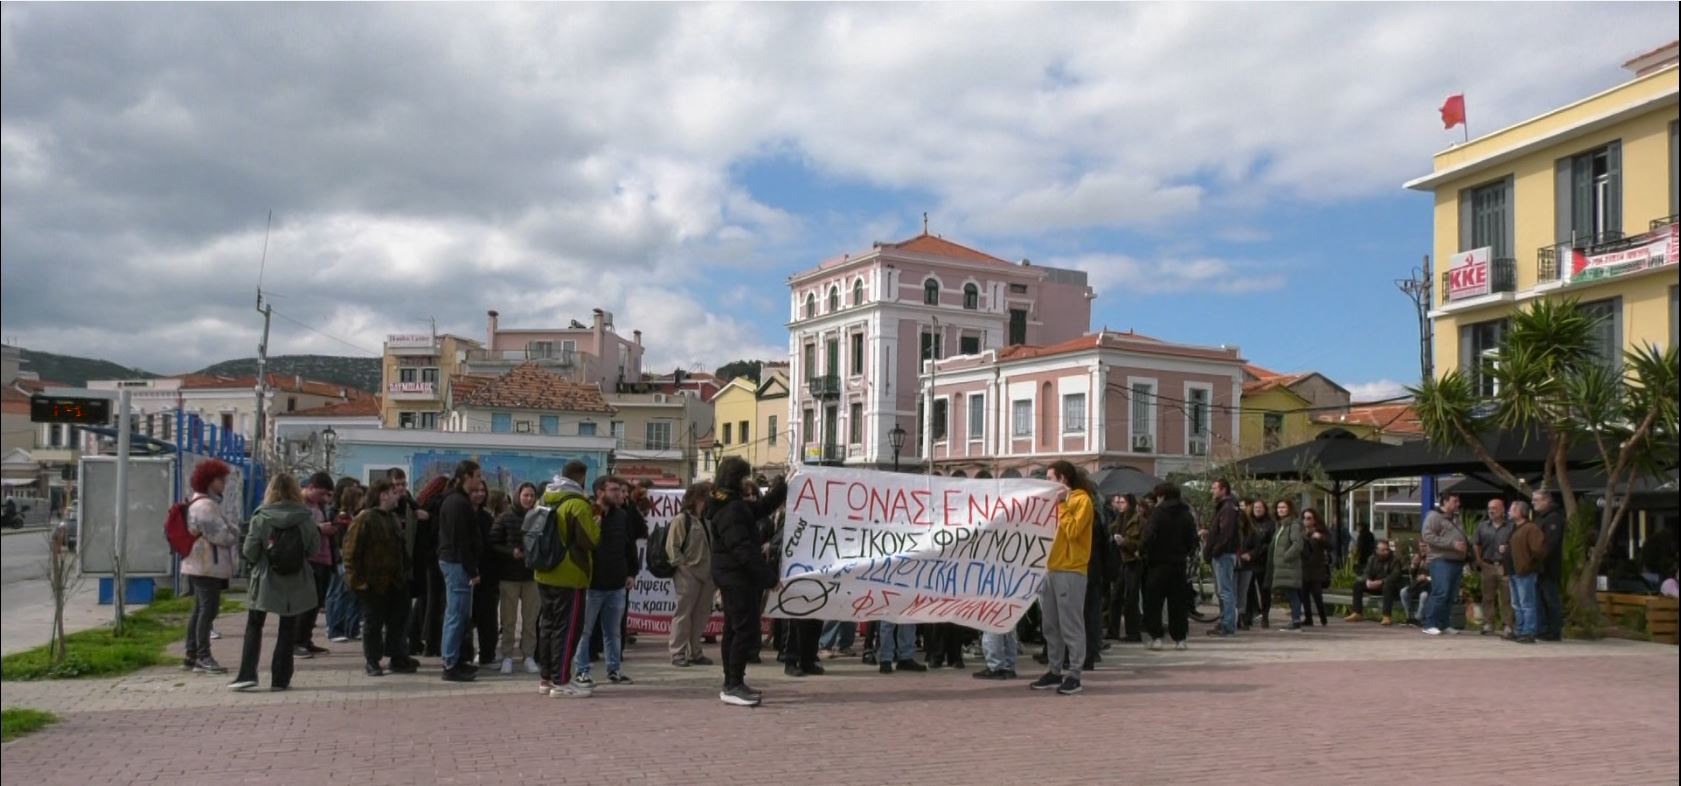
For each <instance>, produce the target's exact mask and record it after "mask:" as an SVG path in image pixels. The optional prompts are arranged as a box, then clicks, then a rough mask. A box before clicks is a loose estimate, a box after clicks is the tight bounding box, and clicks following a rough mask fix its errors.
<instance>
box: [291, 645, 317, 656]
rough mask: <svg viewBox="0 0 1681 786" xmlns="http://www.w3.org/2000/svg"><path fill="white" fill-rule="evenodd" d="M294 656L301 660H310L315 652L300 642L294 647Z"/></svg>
mask: <svg viewBox="0 0 1681 786" xmlns="http://www.w3.org/2000/svg"><path fill="white" fill-rule="evenodd" d="M292 657H294V658H297V659H299V660H309V659H311V658H313V657H315V653H313V652H310V651H309V648H308V647H305V646H303V645H302V644H299V645H298V646H296V647H293V648H292Z"/></svg>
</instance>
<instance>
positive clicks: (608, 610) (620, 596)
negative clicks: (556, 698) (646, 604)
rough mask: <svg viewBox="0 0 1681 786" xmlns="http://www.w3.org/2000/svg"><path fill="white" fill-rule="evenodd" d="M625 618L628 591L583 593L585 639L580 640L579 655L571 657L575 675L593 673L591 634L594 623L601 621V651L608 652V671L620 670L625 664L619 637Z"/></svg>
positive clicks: (612, 590)
mask: <svg viewBox="0 0 1681 786" xmlns="http://www.w3.org/2000/svg"><path fill="white" fill-rule="evenodd" d="M624 618H625V591H624V590H622V589H604V590H598V589H592V590H589V591H588V592H586V593H584V627H583V631H584V637H583V638H580V639H579V640H578V654H577V655H574V656H573V657H572V673H573V674H574V675H578V674H588V673H590V644H591V642H590V640H589V638H588V637H589V635H590V632H591V631H593V630H595V621H596V620H597V619H600V620H601V636H602V638H603V646H602V649H604V650H606V651H607V672H608V673H609V674H611V673H613V672H615V671H618V670H619V666H620V665H622V663H621V661H622V658H623V653H624V647H623V642H622V641H621V640H620V638H619V633H620V630H621V629H620V627H619V624H620V621H621V620H623V619H624Z"/></svg>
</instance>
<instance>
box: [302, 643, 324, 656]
mask: <svg viewBox="0 0 1681 786" xmlns="http://www.w3.org/2000/svg"><path fill="white" fill-rule="evenodd" d="M302 649H306V650H309V654H311V655H326V654H327V653H329V652H331V650H329V649H327V648H326V647H317V646H315V642H310V643H308V644H305V645H303V647H302Z"/></svg>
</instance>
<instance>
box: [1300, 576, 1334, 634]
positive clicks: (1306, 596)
mask: <svg viewBox="0 0 1681 786" xmlns="http://www.w3.org/2000/svg"><path fill="white" fill-rule="evenodd" d="M1315 607H1317V608H1318V609H1319V624H1320V625H1321V626H1324V625H1329V624H1331V623H1330V622H1328V621H1327V620H1326V619H1325V587H1324V586H1322V585H1320V584H1319V583H1318V582H1315V583H1314V585H1313V586H1311V587H1303V588H1302V624H1304V625H1307V626H1309V627H1312V626H1313V610H1314V608H1315Z"/></svg>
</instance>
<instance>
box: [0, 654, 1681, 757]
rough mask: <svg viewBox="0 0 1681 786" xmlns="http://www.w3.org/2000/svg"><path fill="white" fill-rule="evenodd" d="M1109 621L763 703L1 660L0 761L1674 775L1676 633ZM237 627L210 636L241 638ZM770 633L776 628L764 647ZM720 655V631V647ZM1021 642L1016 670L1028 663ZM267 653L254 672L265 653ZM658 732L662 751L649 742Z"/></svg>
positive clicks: (677, 673) (697, 691)
mask: <svg viewBox="0 0 1681 786" xmlns="http://www.w3.org/2000/svg"><path fill="white" fill-rule="evenodd" d="M1122 647H1123V645H1116V649H1114V650H1112V651H1111V652H1110V653H1109V654H1107V655H1106V656H1105V660H1106V662H1105V663H1104V664H1103V665H1102V667H1101V668H1100V669H1099V670H1098V671H1096V672H1093V673H1090V674H1088V676H1087V679H1086V687H1087V692H1086V694H1085V695H1082V696H1077V697H1060V696H1056V695H1046V694H1042V693H1033V692H1030V691H1028V690H1027V682H1028V680H1027V679H1022V680H1017V681H1015V682H1013V683H982V682H977V681H976V680H973V679H971V678H969V676H968V673H969V672H954V671H950V670H946V671H936V672H931V673H928V674H895V675H891V676H885V675H880V674H878V673H876V672H875V670H874V668H873V667H865V666H863V665H861V664H860V663H859V662H858V661H857V660H856V659H853V660H850V661H831V662H830V663H829V665H830V666H831V673H830V675H828V676H824V677H816V678H808V679H804V680H795V679H791V678H787V677H784V676H783V675H782V674H781V670H780V669H779V668H775V667H774V664H768V663H767V665H765V666H762V667H755V668H754V669H753V671H751V672H750V673H749V680H750V681H751V682H753V683H754V684H755V685H756V686H757V687H759V688H761V689H762V690H764V691H765V692H766V697H767V703H766V704H765V706H763V707H761V708H758V709H752V710H748V709H740V708H732V707H726V706H724V705H723V704H721V703H720V702H718V701H717V698H716V693H717V685H718V682H719V672H718V670H717V668H716V667H713V668H710V669H699V668H695V669H677V668H674V667H671V666H670V665H669V664H668V663H666V662H665V658H664V654H663V648H662V647H661V646H659V645H658V643H656V642H653V641H644V642H643V643H642V644H641V645H640V646H638V647H635V648H633V649H632V650H631V651H630V653H629V656H628V658H627V662H626V670H627V671H628V672H629V673H631V674H632V675H634V676H636V677H637V678H638V684H637V685H634V686H630V687H615V686H602V687H599V688H598V689H597V690H596V694H595V697H593V698H591V699H587V700H560V699H549V698H543V697H539V696H537V695H536V693H535V690H534V686H535V678H533V677H530V676H527V675H523V674H521V675H516V676H515V677H511V678H504V677H501V676H499V675H487V676H486V677H484V678H482V679H481V681H480V682H478V683H475V684H472V685H465V686H456V685H449V684H446V683H443V682H442V681H440V680H439V679H438V676H437V671H436V668H435V661H431V662H429V665H434V667H433V668H431V669H429V670H427V671H423V672H422V673H421V674H419V675H413V676H401V675H393V676H389V677H385V678H382V679H378V680H370V679H368V678H366V677H364V676H363V675H362V674H361V672H360V665H359V664H360V658H358V657H356V656H355V655H354V654H353V653H352V652H351V651H350V648H345V649H346V651H345V652H342V653H335V655H333V656H330V657H326V658H319V659H316V660H313V661H304V662H300V664H299V666H300V668H299V672H298V675H297V677H296V678H295V679H294V681H293V686H294V688H293V690H292V691H289V692H286V693H281V694H273V693H266V692H260V693H251V694H233V693H230V692H228V691H226V690H224V689H222V685H223V684H224V683H225V682H226V679H225V678H209V677H195V676H192V675H183V674H181V673H179V672H171V671H168V670H165V669H158V670H152V671H149V672H145V673H142V674H137V675H133V676H130V677H127V678H124V679H119V680H79V681H72V682H59V683H6V685H5V689H4V691H3V694H0V698H3V703H4V704H5V706H32V707H37V708H41V709H48V710H52V711H54V712H57V713H59V714H60V716H61V717H62V718H63V721H62V722H61V723H60V724H58V725H56V726H53V727H50V728H48V729H47V730H45V731H42V732H39V733H37V734H34V735H31V736H29V737H26V738H24V739H22V740H19V741H16V742H13V743H9V744H7V745H6V746H5V747H4V749H3V752H0V760H3V762H0V763H3V765H4V766H3V767H0V781H3V782H4V783H6V784H11V783H18V784H27V786H52V785H53V784H86V783H100V782H111V783H138V782H153V781H156V782H162V783H170V784H172V785H178V784H200V783H202V784H218V785H220V784H229V783H273V782H279V781H283V780H284V781H288V782H306V783H344V784H404V786H414V785H415V784H429V783H439V784H451V783H460V784H474V783H538V782H541V783H545V784H574V783H576V784H589V785H590V786H609V785H611V784H696V783H708V782H717V781H725V780H727V781H728V782H729V783H731V784H732V786H748V785H750V784H758V783H764V784H775V785H776V786H787V784H790V783H801V782H809V781H810V780H812V778H813V777H814V776H817V775H818V774H820V773H822V774H823V776H822V777H828V778H846V779H856V780H858V781H859V782H864V783H872V784H900V783H905V784H911V783H914V784H918V786H939V785H940V784H963V785H964V786H973V785H974V784H990V783H1022V784H1028V783H1033V784H1076V783H1077V784H1082V785H1084V784H1091V783H1122V782H1135V783H1162V782H1174V783H1191V784H1198V783H1209V784H1213V783H1221V784H1229V783H1232V782H1234V781H1241V782H1244V783H1249V784H1273V783H1278V784H1286V783H1288V784H1302V783H1339V784H1340V783H1347V782H1349V780H1350V779H1353V778H1361V779H1372V778H1379V777H1380V774H1381V780H1383V781H1385V782H1389V783H1401V784H1409V783H1420V784H1423V783H1470V782H1514V783H1515V782H1525V783H1533V784H1601V783H1604V784H1648V783H1667V784H1673V783H1676V782H1677V780H1678V779H1681V755H1678V750H1677V743H1676V739H1675V726H1676V713H1677V709H1676V708H1677V706H1678V705H1681V688H1678V686H1681V674H1678V666H1677V663H1678V661H1677V657H1676V650H1675V648H1674V647H1664V646H1662V645H1650V644H1637V643H1633V642H1621V641H1605V642H1570V643H1565V644H1560V645H1552V646H1530V647H1524V646H1519V645H1514V644H1509V643H1506V642H1501V641H1499V640H1497V639H1490V638H1484V637H1479V636H1474V635H1472V636H1460V637H1456V638H1448V637H1443V638H1429V637H1425V636H1422V635H1419V634H1418V633H1416V632H1414V631H1411V630H1410V629H1408V630H1397V629H1381V628H1378V627H1376V626H1371V625H1337V624H1333V625H1332V627H1331V628H1330V629H1328V630H1317V629H1316V631H1315V632H1314V633H1307V634H1301V635H1286V634H1274V633H1266V632H1255V633H1252V634H1250V635H1247V636H1240V637H1237V638H1235V639H1232V640H1225V641H1217V642H1216V641H1209V642H1202V641H1193V642H1192V649H1191V650H1190V651H1189V652H1185V653H1176V652H1164V653H1151V652H1147V651H1145V650H1143V649H1142V648H1138V647H1127V648H1124V649H1123V648H1122ZM237 648H238V638H237V636H230V637H229V638H228V639H224V640H223V641H222V642H220V646H219V648H218V651H219V652H225V653H229V654H231V653H235V652H237V651H238V649H237ZM766 654H767V656H768V655H769V653H766ZM714 655H715V653H714ZM1033 665H1034V664H1032V662H1031V660H1027V659H1025V658H1024V661H1023V666H1022V669H1023V674H1024V675H1027V676H1032V675H1033V674H1036V673H1037V672H1034V671H1032V667H1033ZM265 678H266V674H265ZM656 751H667V752H668V753H665V754H664V755H661V756H659V757H656V756H654V755H653V753H654V752H656Z"/></svg>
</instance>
